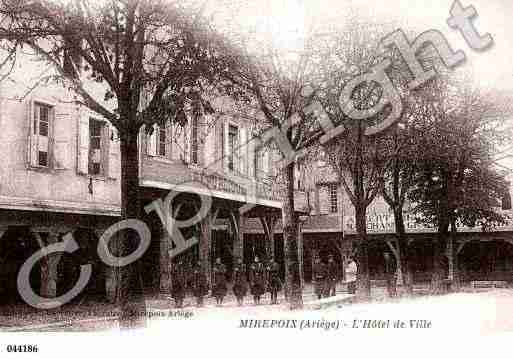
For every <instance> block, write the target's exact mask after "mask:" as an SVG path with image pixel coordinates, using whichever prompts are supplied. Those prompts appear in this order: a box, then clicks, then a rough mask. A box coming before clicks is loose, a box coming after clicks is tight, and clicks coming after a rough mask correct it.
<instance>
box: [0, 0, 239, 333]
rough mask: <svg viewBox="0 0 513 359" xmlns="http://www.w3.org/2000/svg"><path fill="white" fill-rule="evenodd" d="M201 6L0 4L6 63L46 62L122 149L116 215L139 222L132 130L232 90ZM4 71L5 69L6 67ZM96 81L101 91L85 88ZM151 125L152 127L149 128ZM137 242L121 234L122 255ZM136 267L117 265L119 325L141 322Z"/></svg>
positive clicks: (127, 0)
mask: <svg viewBox="0 0 513 359" xmlns="http://www.w3.org/2000/svg"><path fill="white" fill-rule="evenodd" d="M202 11H203V7H200V8H197V7H193V6H192V5H190V4H189V3H188V2H182V1H164V0H157V1H155V0H151V1H150V0H141V1H136V0H109V1H102V2H96V1H92V0H91V1H89V0H76V1H68V2H60V1H52V0H37V1H29V0H21V1H18V0H16V1H14V0H2V1H1V3H0V16H1V20H0V21H1V25H0V39H1V40H2V41H1V45H2V47H3V50H4V55H5V57H4V59H3V61H2V63H3V65H4V66H10V65H11V64H13V63H14V62H15V61H16V58H17V56H19V55H20V54H22V53H23V54H24V55H26V54H27V53H29V55H32V56H35V57H37V58H38V59H40V60H41V61H43V62H46V63H48V64H51V65H52V66H53V69H54V70H55V76H54V78H55V79H57V80H59V81H61V82H62V83H63V84H64V85H65V86H67V87H69V88H71V89H72V90H73V91H75V93H76V94H77V102H78V103H79V104H82V105H85V106H87V107H88V108H89V109H91V110H93V111H95V112H96V113H98V114H100V115H101V116H103V117H104V118H105V119H107V120H108V121H109V122H110V123H111V124H112V125H113V126H114V127H115V128H116V129H117V131H118V133H119V139H120V147H121V163H122V166H121V167H122V168H121V217H122V218H123V219H127V218H139V217H140V209H141V207H140V203H139V178H138V168H139V158H138V143H137V141H138V134H139V132H140V129H141V127H142V126H143V125H152V124H154V123H160V124H164V123H165V122H166V121H168V120H171V121H175V122H182V123H183V122H184V121H186V119H187V116H186V112H187V111H188V110H192V111H196V112H198V111H200V112H211V111H212V106H210V104H209V102H208V101H207V100H206V99H205V97H204V96H203V94H204V93H205V92H206V91H207V90H208V91H211V93H212V92H213V93H215V91H220V92H223V93H225V92H226V91H228V92H234V88H233V86H229V85H228V82H227V81H226V80H224V79H225V77H224V74H225V73H226V72H228V71H229V69H230V67H231V64H232V63H233V62H232V60H233V57H232V55H233V52H232V51H231V49H230V48H229V46H227V45H226V42H225V41H224V39H223V38H221V37H220V36H218V35H216V34H215V32H214V31H213V30H212V28H211V27H210V25H209V23H208V22H207V21H206V20H205V19H204V17H203V16H202ZM4 68H5V67H4ZM91 81H92V82H96V83H100V84H101V85H102V88H103V89H104V90H103V91H101V93H99V94H98V93H96V92H93V91H91V90H88V87H87V86H86V85H87V83H88V82H91ZM148 128H151V126H148ZM137 243H138V238H137V236H135V235H134V234H133V233H131V231H127V232H126V233H124V236H123V238H122V241H121V253H120V255H121V256H124V255H127V254H128V253H131V252H132V251H133V250H134V249H135V248H136V247H137ZM138 263H139V262H135V263H134V264H132V265H128V266H126V267H124V268H123V269H122V271H121V274H122V276H121V277H122V278H121V283H120V286H119V288H120V291H119V295H118V299H119V302H120V303H119V304H120V306H121V309H122V316H121V319H122V323H124V325H127V326H134V325H138V324H140V323H141V321H140V320H141V318H140V317H139V316H138V315H137V313H140V312H141V311H142V309H144V300H143V298H142V288H141V280H140V275H139V273H138V272H139V270H138Z"/></svg>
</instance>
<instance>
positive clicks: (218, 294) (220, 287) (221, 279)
mask: <svg viewBox="0 0 513 359" xmlns="http://www.w3.org/2000/svg"><path fill="white" fill-rule="evenodd" d="M212 275H213V277H214V278H213V285H212V295H213V296H214V297H215V298H216V302H217V305H222V304H223V299H224V297H225V295H226V292H227V291H228V288H227V287H226V267H225V265H224V264H223V263H221V258H217V259H216V264H215V265H214V268H213V271H212Z"/></svg>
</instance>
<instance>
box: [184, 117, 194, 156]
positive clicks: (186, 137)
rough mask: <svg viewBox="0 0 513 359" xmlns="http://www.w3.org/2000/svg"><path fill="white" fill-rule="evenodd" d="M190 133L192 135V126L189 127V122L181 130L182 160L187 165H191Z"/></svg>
mask: <svg viewBox="0 0 513 359" xmlns="http://www.w3.org/2000/svg"><path fill="white" fill-rule="evenodd" d="M191 133H192V126H190V122H187V124H185V125H184V129H183V151H184V153H183V156H184V160H185V162H186V163H187V164H190V163H191V159H192V158H191V152H192V151H191V149H192V146H191V138H192V136H191Z"/></svg>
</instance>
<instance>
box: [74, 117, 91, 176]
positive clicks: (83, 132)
mask: <svg viewBox="0 0 513 359" xmlns="http://www.w3.org/2000/svg"><path fill="white" fill-rule="evenodd" d="M77 143H78V148H77V173H79V174H83V175H87V174H88V173H89V171H88V167H89V117H88V116H87V114H84V113H81V114H80V115H79V117H78V141H77Z"/></svg>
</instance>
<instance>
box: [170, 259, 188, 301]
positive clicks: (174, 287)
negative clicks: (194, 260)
mask: <svg viewBox="0 0 513 359" xmlns="http://www.w3.org/2000/svg"><path fill="white" fill-rule="evenodd" d="M186 281H187V278H186V275H185V270H184V265H183V263H182V261H178V263H175V264H174V265H173V266H172V268H171V293H172V295H173V298H174V300H175V303H176V307H177V308H182V307H183V300H184V298H185V285H186Z"/></svg>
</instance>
